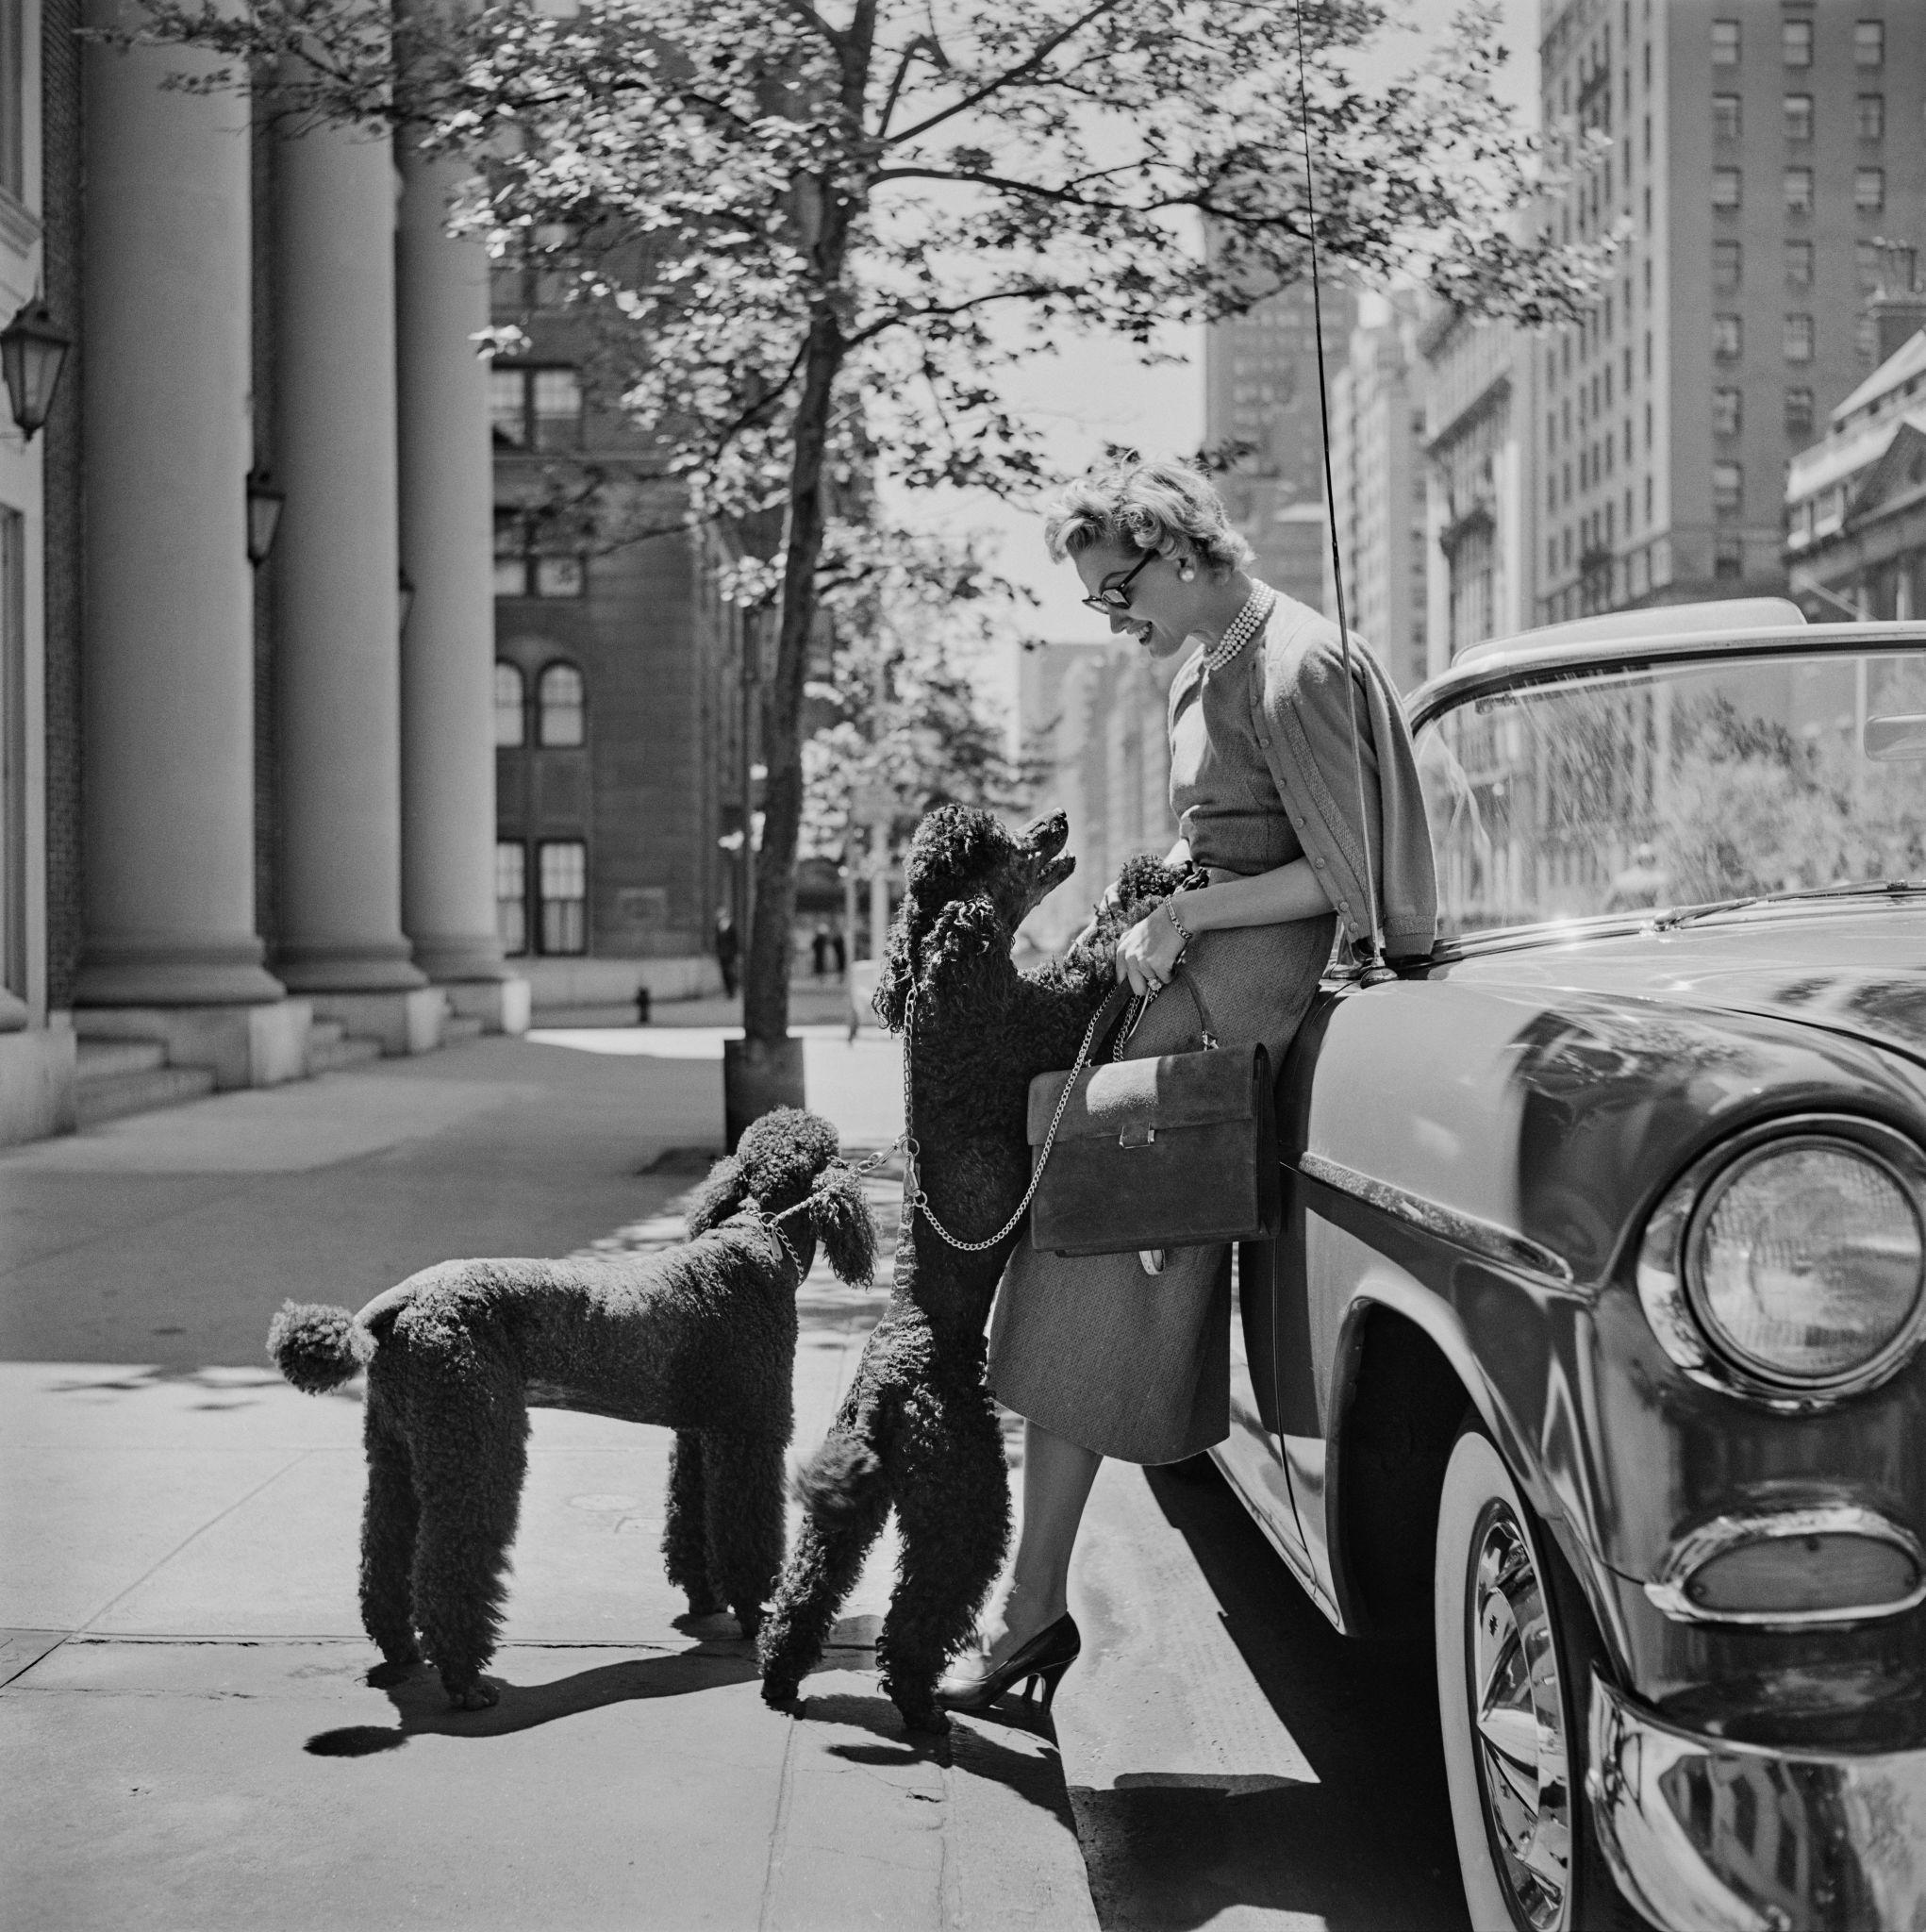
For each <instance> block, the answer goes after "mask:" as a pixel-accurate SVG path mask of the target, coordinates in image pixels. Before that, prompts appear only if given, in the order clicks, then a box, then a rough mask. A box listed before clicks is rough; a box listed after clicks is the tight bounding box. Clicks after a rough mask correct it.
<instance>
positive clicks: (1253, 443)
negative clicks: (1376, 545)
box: [1204, 283, 1357, 608]
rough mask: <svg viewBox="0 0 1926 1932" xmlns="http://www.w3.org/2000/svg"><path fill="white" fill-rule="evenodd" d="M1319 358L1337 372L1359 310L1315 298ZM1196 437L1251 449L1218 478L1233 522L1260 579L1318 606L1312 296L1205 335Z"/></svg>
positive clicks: (1260, 308)
mask: <svg viewBox="0 0 1926 1932" xmlns="http://www.w3.org/2000/svg"><path fill="white" fill-rule="evenodd" d="M1323 305H1324V355H1325V362H1326V366H1327V368H1328V369H1329V371H1330V372H1331V374H1333V375H1336V373H1337V370H1338V369H1339V368H1341V367H1342V366H1343V362H1344V358H1345V353H1346V346H1345V345H1346V343H1347V342H1348V341H1350V337H1351V329H1352V325H1353V322H1354V321H1355V320H1356V312H1357V303H1356V299H1355V298H1354V297H1353V295H1352V293H1351V292H1350V291H1349V290H1347V289H1343V288H1338V287H1335V286H1332V285H1329V284H1327V285H1326V286H1325V288H1324V291H1323ZM1319 416H1320V411H1319V408H1318V352H1317V341H1316V337H1315V335H1314V333H1313V327H1312V306H1311V290H1310V286H1309V284H1308V283H1300V284H1298V285H1297V286H1295V287H1293V288H1290V289H1287V290H1285V291H1284V292H1283V293H1281V294H1278V295H1273V296H1271V297H1270V299H1269V300H1267V301H1264V302H1260V303H1259V304H1258V305H1257V306H1256V307H1255V308H1253V309H1251V310H1250V311H1249V312H1248V313H1246V314H1244V315H1240V316H1237V317H1234V318H1232V319H1231V320H1229V321H1226V322H1220V323H1215V324H1213V325H1211V327H1210V328H1209V329H1207V330H1206V331H1205V333H1204V438H1205V441H1207V442H1209V443H1210V444H1211V445H1212V446H1213V447H1215V446H1219V445H1221V444H1224V443H1228V442H1238V443H1245V444H1248V445H1250V450H1249V453H1248V454H1247V455H1245V456H1244V457H1242V458H1240V459H1239V460H1238V462H1237V465H1236V467H1235V468H1234V469H1233V470H1232V471H1231V472H1230V474H1229V475H1226V476H1224V477H1223V478H1222V484H1221V487H1222V490H1223V495H1224V501H1225V504H1226V505H1227V506H1228V508H1229V509H1230V513H1231V518H1232V521H1233V522H1234V523H1235V524H1236V525H1237V528H1238V529H1239V530H1241V531H1242V532H1243V534H1244V536H1245V538H1246V539H1247V540H1248V541H1249V542H1250V544H1251V547H1252V548H1253V549H1254V551H1255V552H1256V553H1257V561H1256V564H1255V566H1254V568H1255V570H1256V573H1257V575H1259V576H1260V577H1262V578H1263V580H1264V581H1265V582H1266V583H1268V584H1270V585H1271V586H1273V587H1274V588H1275V589H1277V590H1280V591H1284V592H1285V593H1286V595H1287V596H1291V597H1295V598H1297V599H1298V600H1299V601H1300V602H1301V603H1304V604H1309V605H1311V606H1312V607H1313V608H1321V606H1322V604H1323V601H1324V577H1325V573H1326V570H1327V568H1328V566H1327V563H1326V560H1325V553H1326V549H1327V546H1328V543H1329V538H1328V536H1327V525H1326V520H1325V516H1324V458H1323V444H1322V441H1321V435H1322V432H1321V427H1320V421H1319Z"/></svg>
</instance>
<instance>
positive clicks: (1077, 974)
mask: <svg viewBox="0 0 1926 1932" xmlns="http://www.w3.org/2000/svg"><path fill="white" fill-rule="evenodd" d="M1068 835H1069V827H1068V824H1067V822H1066V820H1065V818H1064V815H1063V814H1062V813H1061V812H1058V813H1056V814H1055V815H1054V817H1051V818H1047V819H1039V820H1038V822H1037V823H1036V824H1033V825H1031V826H1030V827H1029V828H1028V829H1027V830H1025V831H1024V832H1022V833H1021V835H1015V834H1012V833H1010V832H1009V831H1007V830H1006V829H1005V827H1004V826H1003V825H1002V824H1000V823H999V822H998V821H997V820H996V819H995V818H993V817H992V816H991V815H990V814H989V813H988V812H985V811H978V810H974V809H971V808H964V807H960V806H943V807H940V808H938V809H937V810H936V811H934V812H932V813H931V814H930V815H929V816H928V817H927V818H925V819H924V820H923V822H922V824H921V825H920V826H919V827H918V829H917V834H916V838H915V841H914V842H913V843H912V845H911V847H910V852H909V858H908V862H907V866H906V868H905V879H906V885H907V893H906V896H905V901H904V904H903V908H902V910H901V911H900V913H899V914H898V917H897V920H896V923H895V924H894V925H893V926H892V927H891V929H890V933H889V940H888V950H887V955H886V958H885V964H884V970H883V974H882V977H881V980H880V982H879V984H878V986H877V989H876V999H875V1006H876V1011H877V1014H878V1016H879V1017H880V1018H881V1019H882V1020H883V1022H884V1024H886V1025H887V1026H888V1027H889V1028H890V1030H891V1031H892V1032H901V1031H903V1030H904V1028H905V1023H906V1019H907V1008H908V1003H909V995H910V991H911V990H912V988H913V989H914V990H915V994H916V1012H915V1025H914V1029H913V1032H912V1033H911V1037H910V1041H909V1042H908V1050H909V1058H910V1074H911V1082H912V1087H911V1096H910V1105H911V1112H912V1119H913V1124H914V1131H915V1133H916V1136H917V1139H918V1141H919V1143H920V1149H921V1158H920V1168H921V1175H920V1177H921V1183H922V1187H923V1189H924V1191H925V1192H926V1193H927V1194H928V1196H929V1201H930V1205H931V1207H932V1208H934V1210H935V1212H936V1213H937V1215H938V1217H939V1218H940V1219H941V1221H942V1223H943V1224H944V1225H945V1226H946V1227H948V1228H950V1229H951V1230H952V1231H953V1232H955V1234H957V1235H959V1236H960V1237H962V1238H963V1239H965V1240H980V1239H982V1238H983V1237H984V1236H986V1235H988V1234H989V1233H990V1232H991V1231H992V1230H993V1229H995V1228H997V1227H999V1226H1001V1225H1002V1224H1003V1223H1004V1222H1005V1221H1006V1220H1007V1219H1008V1218H1009V1216H1010V1214H1011V1213H1012V1212H1013V1211H1014V1210H1015V1208H1016V1207H1017V1204H1018V1203H1019V1202H1020V1201H1021V1199H1022V1197H1023V1191H1024V1189H1025V1187H1026V1186H1027V1185H1028V1184H1029V1178H1030V1149H1029V1145H1028V1141H1027V1138H1026V1134H1025V1116H1026V1110H1027V1102H1028V1095H1029V1089H1030V1081H1031V1079H1032V1077H1033V1076H1034V1075H1036V1074H1041V1073H1047V1072H1048V1071H1050V1070H1051V1069H1052V1068H1055V1067H1067V1066H1068V1065H1069V1064H1070V1063H1071V1059H1072V1058H1074V1057H1075V1054H1076V1050H1077V1047H1078V1044H1079V1043H1080V1041H1082V1038H1083V1034H1084V1029H1085V1027H1086V1026H1087V1025H1088V1024H1089V1021H1090V1017H1091V1015H1092V1014H1093V1013H1094V1012H1095V1011H1096V1009H1097V1008H1098V1007H1099V1006H1100V1005H1101V1004H1102V1002H1103V1000H1104V995H1105V994H1106V993H1107V992H1108V991H1109V990H1110V988H1111V986H1112V985H1113V984H1114V983H1115V982H1114V974H1115V966H1114V961H1115V948H1116V941H1117V939H1118V937H1119V935H1120V934H1121V932H1122V931H1124V930H1125V929H1126V928H1127V927H1128V926H1129V925H1130V924H1132V923H1134V922H1135V921H1136V920H1137V919H1140V918H1142V917H1143V916H1144V915H1145V914H1146V913H1147V912H1148V911H1150V910H1151V909H1153V908H1154V906H1155V905H1157V904H1158V903H1160V902H1161V900H1162V898H1163V897H1164V896H1165V895H1166V894H1168V893H1169V892H1171V891H1174V890H1175V889H1176V887H1177V886H1178V885H1179V884H1180V883H1184V882H1186V877H1183V876H1180V875H1179V874H1176V873H1173V872H1171V870H1170V869H1168V868H1167V867H1165V866H1163V865H1161V864H1160V863H1159V862H1158V861H1157V860H1155V859H1154V858H1137V859H1133V860H1131V861H1130V862H1129V863H1128V864H1127V865H1126V866H1125V867H1124V870H1123V873H1122V874H1121V876H1120V878H1119V880H1118V889H1117V902H1116V904H1115V905H1114V907H1113V908H1112V909H1111V910H1110V911H1109V912H1108V913H1106V914H1105V915H1104V918H1103V919H1102V920H1101V921H1100V923H1099V925H1098V929H1097V931H1096V932H1095V933H1094V934H1093V935H1092V936H1091V937H1090V938H1089V940H1088V941H1087V942H1085V943H1082V944H1080V945H1078V946H1076V947H1074V948H1073V949H1072V950H1071V953H1070V954H1069V955H1068V956H1067V957H1066V958H1063V959H1060V960H1054V961H1052V962H1050V963H1049V964H1047V965H1045V966H1043V967H1041V968H1039V969H1038V970H1037V971H1035V972H1032V973H1019V972H1018V971H1017V968H1016V966H1015V964H1014V963H1013V962H1012V960H1011V958H1010V946H1011V941H1013V939H1014V938H1015V936H1016V930H1017V927H1018V925H1019V924H1021V921H1022V919H1023V917H1024V916H1025V914H1027V913H1028V912H1029V911H1030V910H1031V908H1033V907H1035V906H1036V905H1037V904H1038V902H1039V901H1040V900H1041V899H1042V898H1043V896H1044V894H1045V893H1047V892H1049V891H1052V890H1053V889H1054V887H1055V886H1057V885H1058V884H1060V883H1061V882H1062V881H1063V880H1064V879H1066V878H1068V877H1069V876H1070V874H1071V870H1072V869H1073V867H1074V865H1075V860H1074V859H1072V858H1068V857H1067V856H1065V855H1064V852H1063V846H1064V842H1065V840H1066V839H1067V837H1068ZM906 1188H907V1184H906V1183H905V1208H904V1238H903V1241H902V1244H901V1245H900V1246H899V1248H898V1250H897V1256H896V1276H895V1282H894V1288H893V1291H892V1293H891V1296H890V1301H889V1306H888V1309H887V1310H886V1311H885V1313H884V1315H883V1318H882V1320H881V1321H880V1322H879V1323H878V1324H877V1326H876V1328H875V1330H874V1332H873V1333H872V1335H871V1337H870V1339H869V1341H868V1342H867V1344H866V1345H865V1347H864V1350H863V1356H862V1360H861V1362H860V1363H859V1364H858V1366H857V1369H856V1374H855V1382H854V1383H853V1385H852V1387H851V1389H850V1391H849V1394H848V1396H847V1398H846V1399H845V1401H844V1403H843V1406H842V1408H841V1410H840V1411H839V1412H838V1416H837V1419H836V1422H835V1424H834V1425H833V1426H832V1429H831V1432H830V1435H829V1438H828V1440H827V1441H825V1443H824V1444H823V1446H822V1450H821V1451H820V1452H819V1453H818V1454H817V1456H816V1457H814V1458H813V1459H812V1460H811V1462H810V1463H809V1464H808V1466H807V1467H806V1468H805V1470H804V1472H803V1473H802V1474H801V1476H800V1477H799V1479H798V1484H797V1487H798V1490H799V1491H800V1493H801V1494H802V1497H803V1500H804V1503H805V1508H806V1515H805V1524H804V1528H803V1533H802V1537H801V1540H800V1541H799V1542H798V1544H797V1546H796V1549H795V1552H794V1554H793V1555H792V1556H791V1557H790V1559H789V1567H788V1569H787V1570H786V1572H785V1573H784V1576H783V1580H782V1583H781V1585H780V1587H779V1588H778V1590H777V1591H776V1595H775V1599H774V1601H773V1603H772V1605H771V1607H770V1611H769V1615H768V1617H767V1619H766V1620H765V1622H764V1624H763V1626H762V1637H761V1644H760V1654H761V1658H762V1681H763V1695H764V1696H765V1697H766V1698H767V1699H768V1700H769V1701H770V1703H772V1705H775V1706H777V1707H788V1706H789V1705H790V1704H792V1703H793V1700H794V1699H795V1696H796V1694H797V1691H798V1690H799V1688H800V1686H801V1683H802V1680H803V1678H804V1676H805V1674H807V1673H808V1672H809V1670H810V1669H811V1668H812V1667H813V1666H814V1665H815V1663H816V1662H817V1660H818V1658H819V1657H820V1656H821V1654H822V1646H823V1643H824V1641H825V1640H826V1638H827V1635H828V1632H829V1628H830V1625H831V1624H832V1623H833V1622H834V1620H835V1617H836V1613H837V1610H838V1607H840V1605H841V1604H842V1601H843V1599H844V1598H845V1597H846V1596H847V1595H848V1594H849V1591H850V1590H851V1589H852V1587H853V1586H854V1584H855V1579H856V1576H857V1574H859V1572H860V1570H861V1568H862V1563H863V1558H864V1556H865V1554H866V1552H867V1551H868V1549H869V1547H870V1545H871V1543H872V1541H874V1539H875V1537H876V1536H877V1534H878V1532H879V1531H880V1530H881V1528H882V1526H883V1523H884V1520H885V1518H886V1516H887V1515H888V1511H889V1510H890V1508H892V1507H893V1508H894V1509H895V1511H896V1516H897V1524H898V1528H899V1530H900V1532H901V1537H902V1551H903V1554H902V1561H901V1565H900V1568H899V1570H898V1573H897V1580H896V1589H895V1592H894V1594H893V1596H892V1597H891V1600H890V1605H889V1611H888V1617H887V1618H886V1619H885V1621H884V1624H883V1630H882V1633H881V1636H880V1638H879V1639H878V1641H877V1645H876V1655H877V1662H878V1664H879V1665H880V1667H881V1670H882V1674H883V1684H884V1688H885V1689H886V1691H888V1694H889V1696H890V1697H891V1698H892V1699H893V1700H894V1702H895V1704H896V1706H897V1708H898V1709H899V1710H900V1711H901V1712H902V1714H903V1718H904V1721H905V1724H907V1725H908V1726H909V1727H910V1728H911V1729H914V1730H926V1731H938V1732H939V1731H942V1730H943V1729H945V1728H946V1727H947V1720H946V1719H945V1718H944V1717H943V1715H942V1713H941V1711H940V1710H939V1708H938V1706H937V1703H936V1695H935V1693H936V1686H937V1681H938V1677H939V1676H940V1675H941V1674H942V1672H943V1670H944V1668H945V1666H946V1665H947V1663H948V1661H949V1658H950V1657H951V1655H952V1654H953V1653H954V1652H955V1650H956V1649H957V1647H958V1646H959V1645H961V1644H962V1643H963V1641H965V1640H966V1639H967V1638H968V1637H969V1635H970V1633H971V1629H972V1628H973V1627H974V1624H975V1621H976V1616H977V1613H978V1611H979V1610H980V1609H981V1608H982V1607H983V1602H984V1599H985V1597H986V1596H987V1595H988V1591H989V1587H990V1585H991V1584H992V1583H993V1582H994V1581H995V1578H996V1575H997V1573H998V1571H999V1570H1000V1569H1001V1567H1002V1564H1003V1559H1004V1553H1005V1548H1006V1547H1007V1544H1008V1541H1009V1532H1010V1505H1009V1485H1008V1478H1007V1474H1006V1472H1005V1463H1004V1452H1003V1439H1002V1436H1001V1434H1000V1432H999V1429H998V1425H997V1419H996V1410H995V1405H994V1404H993V1403H992V1401H991V1399H990V1396H989V1392H988V1390H987V1389H986V1388H985V1387H984V1381H983V1370H984V1328H985V1324H986V1323H987V1321H988V1314H989V1307H990V1301H991V1298H992V1297H993V1296H994V1294H995V1292H996V1286H997V1282H998V1280H999V1278H1000V1277H1001V1276H1002V1274H1003V1270H1004V1264H1005V1261H1006V1260H1007V1259H1008V1258H1009V1255H1010V1251H1011V1249H1012V1248H1013V1247H1014V1246H1015V1244H1016V1242H1017V1241H1019V1240H1020V1239H1021V1229H1020V1230H1019V1231H1018V1232H1016V1233H1013V1234H1011V1235H1009V1236H1008V1237H1006V1238H1005V1240H1004V1241H999V1242H998V1243H997V1244H996V1246H994V1247H993V1248H989V1249H987V1250H985V1251H984V1252H982V1253H980V1254H968V1253H964V1252H962V1251H961V1250H959V1249H956V1248H954V1247H951V1246H950V1245H949V1244H948V1243H947V1242H946V1241H943V1240H942V1239H941V1238H940V1237H939V1236H938V1235H937V1234H936V1233H935V1231H934V1230H933V1229H932V1228H931V1227H930V1225H929V1223H928V1221H927V1219H926V1218H925V1217H923V1216H922V1215H920V1214H912V1212H911V1211H910V1208H909V1207H908V1203H907V1198H906Z"/></svg>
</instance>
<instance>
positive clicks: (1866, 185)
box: [1852, 168, 1885, 215]
mask: <svg viewBox="0 0 1926 1932" xmlns="http://www.w3.org/2000/svg"><path fill="white" fill-rule="evenodd" d="M1852 206H1853V207H1854V208H1857V209H1858V210H1859V212H1860V213H1861V214H1863V215H1876V214H1878V213H1879V211H1880V210H1881V209H1882V208H1884V207H1885V170H1884V168H1854V169H1853V171H1852Z"/></svg>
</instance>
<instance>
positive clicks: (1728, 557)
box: [1712, 537, 1746, 579]
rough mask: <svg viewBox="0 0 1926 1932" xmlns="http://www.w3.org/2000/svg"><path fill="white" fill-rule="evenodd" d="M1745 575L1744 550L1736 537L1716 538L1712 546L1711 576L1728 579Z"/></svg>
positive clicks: (1743, 546) (1741, 541) (1741, 540)
mask: <svg viewBox="0 0 1926 1932" xmlns="http://www.w3.org/2000/svg"><path fill="white" fill-rule="evenodd" d="M1745 574H1746V549H1745V542H1744V541H1743V539H1741V538H1738V537H1719V538H1716V539H1715V540H1714V541H1713V545H1712V575H1714V576H1715V577H1719V578H1723V579H1730V578H1735V577H1742V576H1744V575H1745Z"/></svg>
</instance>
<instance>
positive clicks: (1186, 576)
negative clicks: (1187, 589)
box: [1177, 561, 1197, 583]
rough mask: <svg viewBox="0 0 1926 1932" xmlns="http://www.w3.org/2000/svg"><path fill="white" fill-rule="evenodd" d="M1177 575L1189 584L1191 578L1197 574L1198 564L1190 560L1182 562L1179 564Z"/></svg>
mask: <svg viewBox="0 0 1926 1932" xmlns="http://www.w3.org/2000/svg"><path fill="white" fill-rule="evenodd" d="M1177 575H1178V576H1179V577H1180V578H1181V579H1182V580H1183V581H1184V582H1185V583H1188V582H1189V581H1190V579H1191V578H1192V577H1194V576H1195V575H1197V566H1196V565H1195V564H1194V563H1191V562H1188V561H1186V562H1183V563H1180V564H1179V565H1178V566H1177Z"/></svg>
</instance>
